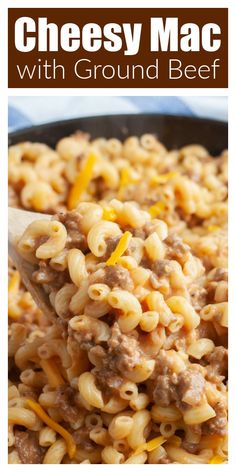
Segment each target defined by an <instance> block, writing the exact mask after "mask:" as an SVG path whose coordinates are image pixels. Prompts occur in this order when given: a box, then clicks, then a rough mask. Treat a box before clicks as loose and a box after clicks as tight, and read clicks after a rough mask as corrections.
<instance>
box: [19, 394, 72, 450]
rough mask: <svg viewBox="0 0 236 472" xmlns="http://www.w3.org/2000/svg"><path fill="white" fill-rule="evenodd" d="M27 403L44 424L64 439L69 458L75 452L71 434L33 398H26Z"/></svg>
mask: <svg viewBox="0 0 236 472" xmlns="http://www.w3.org/2000/svg"><path fill="white" fill-rule="evenodd" d="M27 404H28V406H29V407H30V408H31V410H33V411H34V412H35V413H36V415H37V416H38V417H39V418H40V419H41V420H42V421H43V422H44V423H45V424H47V425H48V426H49V427H50V428H52V429H53V430H54V431H56V432H57V433H58V434H60V436H62V437H63V438H64V439H65V442H66V445H67V452H68V455H69V457H70V459H72V458H73V457H74V455H75V452H76V444H75V442H74V439H73V437H72V435H71V434H70V433H69V432H68V431H67V430H66V429H65V428H63V427H62V426H61V425H60V424H58V423H56V421H54V420H52V418H50V416H48V415H47V413H46V412H45V411H44V410H43V408H42V407H41V406H40V405H39V403H37V402H35V401H34V400H31V399H27Z"/></svg>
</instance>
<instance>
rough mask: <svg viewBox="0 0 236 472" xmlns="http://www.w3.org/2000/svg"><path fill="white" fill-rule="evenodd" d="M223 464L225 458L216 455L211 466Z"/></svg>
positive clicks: (211, 461)
mask: <svg viewBox="0 0 236 472" xmlns="http://www.w3.org/2000/svg"><path fill="white" fill-rule="evenodd" d="M223 462H225V459H224V457H221V456H219V455H216V456H213V457H212V458H211V460H210V462H209V464H223Z"/></svg>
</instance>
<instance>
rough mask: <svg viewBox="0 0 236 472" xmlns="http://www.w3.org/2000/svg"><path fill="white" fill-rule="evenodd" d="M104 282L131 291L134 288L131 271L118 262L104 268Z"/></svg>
mask: <svg viewBox="0 0 236 472" xmlns="http://www.w3.org/2000/svg"><path fill="white" fill-rule="evenodd" d="M104 283H105V284H107V285H109V287H110V288H114V287H119V288H122V289H125V290H128V291H129V292H131V291H132V290H133V288H134V283H133V280H132V279H131V276H130V273H129V271H128V270H127V269H125V268H124V267H122V266H120V265H118V264H116V265H114V266H107V267H105V268H104Z"/></svg>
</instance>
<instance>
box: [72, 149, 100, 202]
mask: <svg viewBox="0 0 236 472" xmlns="http://www.w3.org/2000/svg"><path fill="white" fill-rule="evenodd" d="M95 162H96V156H95V154H93V153H91V154H90V155H89V156H88V158H87V160H86V162H85V164H84V167H83V169H82V170H81V172H80V173H79V174H78V175H77V177H76V179H75V183H74V185H73V187H72V188H71V190H70V193H69V197H68V208H69V210H73V208H76V206H77V205H78V203H79V201H80V197H81V195H82V193H83V192H84V191H85V190H86V188H87V186H88V184H89V182H90V180H91V178H92V175H93V168H94V164H95Z"/></svg>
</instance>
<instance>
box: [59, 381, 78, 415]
mask: <svg viewBox="0 0 236 472" xmlns="http://www.w3.org/2000/svg"><path fill="white" fill-rule="evenodd" d="M74 397H75V392H74V390H73V388H71V387H69V386H67V385H60V386H59V387H57V391H56V400H55V407H56V408H59V411H60V414H61V416H62V418H63V420H64V421H66V422H69V423H75V422H76V421H77V420H78V414H79V411H78V408H77V407H76V406H75V403H74Z"/></svg>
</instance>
